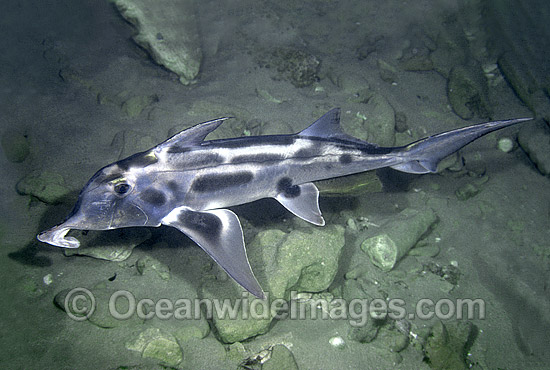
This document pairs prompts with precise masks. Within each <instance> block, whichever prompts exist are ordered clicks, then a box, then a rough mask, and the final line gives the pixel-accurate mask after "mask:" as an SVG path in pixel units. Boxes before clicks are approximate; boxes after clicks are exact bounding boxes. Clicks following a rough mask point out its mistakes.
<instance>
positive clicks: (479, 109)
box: [447, 66, 491, 119]
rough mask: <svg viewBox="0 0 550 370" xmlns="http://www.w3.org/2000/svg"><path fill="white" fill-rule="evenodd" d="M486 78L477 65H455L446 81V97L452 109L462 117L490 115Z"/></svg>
mask: <svg viewBox="0 0 550 370" xmlns="http://www.w3.org/2000/svg"><path fill="white" fill-rule="evenodd" d="M487 89H488V88H487V80H486V79H485V77H484V75H483V70H482V69H481V68H480V67H478V66H468V67H465V66H456V67H454V68H453V69H451V73H450V74H449V79H448V81H447V97H448V99H449V103H450V104H451V107H452V108H453V111H454V112H455V113H456V114H457V115H458V116H459V117H460V118H462V119H471V118H474V117H475V116H478V117H480V118H485V119H488V118H490V116H491V109H490V106H491V105H490V103H489V98H488V97H487Z"/></svg>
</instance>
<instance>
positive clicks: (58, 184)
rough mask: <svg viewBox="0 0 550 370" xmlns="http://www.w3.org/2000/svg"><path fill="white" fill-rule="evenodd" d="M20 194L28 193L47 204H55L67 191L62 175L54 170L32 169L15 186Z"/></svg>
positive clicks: (60, 200) (61, 199)
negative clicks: (32, 170) (40, 170)
mask: <svg viewBox="0 0 550 370" xmlns="http://www.w3.org/2000/svg"><path fill="white" fill-rule="evenodd" d="M15 189H16V190H17V192H18V193H19V194H21V195H30V196H32V197H35V198H37V199H38V200H40V201H42V202H44V203H47V204H57V203H60V202H62V201H63V198H64V197H65V196H67V194H68V193H69V189H67V188H66V187H65V181H64V180H63V177H62V176H61V175H59V174H57V173H54V172H48V171H44V172H39V171H34V172H32V173H30V174H28V175H26V176H25V177H23V178H22V179H21V180H19V182H18V183H17V185H16V186H15Z"/></svg>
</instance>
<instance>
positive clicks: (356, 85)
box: [336, 73, 374, 103]
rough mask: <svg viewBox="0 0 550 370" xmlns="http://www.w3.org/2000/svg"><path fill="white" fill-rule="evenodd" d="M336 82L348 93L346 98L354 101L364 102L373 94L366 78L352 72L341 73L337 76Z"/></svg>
mask: <svg viewBox="0 0 550 370" xmlns="http://www.w3.org/2000/svg"><path fill="white" fill-rule="evenodd" d="M336 84H337V85H338V87H340V88H341V89H342V90H344V91H345V92H346V94H348V96H349V98H348V100H349V101H351V102H354V103H366V102H368V101H369V99H370V98H371V97H372V96H373V95H374V91H373V90H371V88H370V87H369V84H368V82H367V80H365V79H364V78H363V76H361V75H358V74H353V73H342V74H340V75H339V76H338V77H337V81H336Z"/></svg>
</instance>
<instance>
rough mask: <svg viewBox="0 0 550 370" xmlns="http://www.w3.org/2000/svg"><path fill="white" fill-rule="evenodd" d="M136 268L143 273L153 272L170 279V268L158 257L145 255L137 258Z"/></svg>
mask: <svg viewBox="0 0 550 370" xmlns="http://www.w3.org/2000/svg"><path fill="white" fill-rule="evenodd" d="M136 268H137V270H138V272H139V273H140V274H141V275H145V274H148V273H151V274H153V275H155V276H159V277H160V278H161V279H162V280H170V269H169V268H168V266H166V265H165V264H164V263H162V262H160V261H159V260H157V259H156V258H153V257H150V256H144V257H141V258H140V259H138V260H137V262H136Z"/></svg>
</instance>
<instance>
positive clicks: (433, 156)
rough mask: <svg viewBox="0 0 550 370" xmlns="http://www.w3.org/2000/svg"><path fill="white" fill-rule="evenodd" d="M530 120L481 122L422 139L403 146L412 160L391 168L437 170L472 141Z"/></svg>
mask: <svg viewBox="0 0 550 370" xmlns="http://www.w3.org/2000/svg"><path fill="white" fill-rule="evenodd" d="M529 120H532V118H517V119H509V120H504V121H492V122H485V123H479V124H477V125H473V126H468V127H463V128H459V129H456V130H451V131H447V132H442V133H440V134H437V135H433V136H429V137H427V138H424V139H420V140H418V141H415V142H414V143H411V144H409V145H407V146H405V147H403V148H401V153H402V155H403V157H404V158H407V159H409V158H410V160H406V161H404V162H403V163H400V164H397V165H395V166H391V168H393V169H396V170H398V171H402V172H408V173H415V174H423V173H429V172H437V165H438V163H439V162H440V161H441V160H442V159H443V158H445V157H447V156H449V155H451V154H453V153H454V152H456V151H457V150H459V149H461V148H462V147H464V146H466V145H468V144H469V143H471V142H472V141H474V140H476V139H478V138H480V137H482V136H483V135H486V134H488V133H490V132H493V131H496V130H500V129H502V128H505V127H508V126H511V125H515V124H516V123H520V122H524V121H529Z"/></svg>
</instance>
